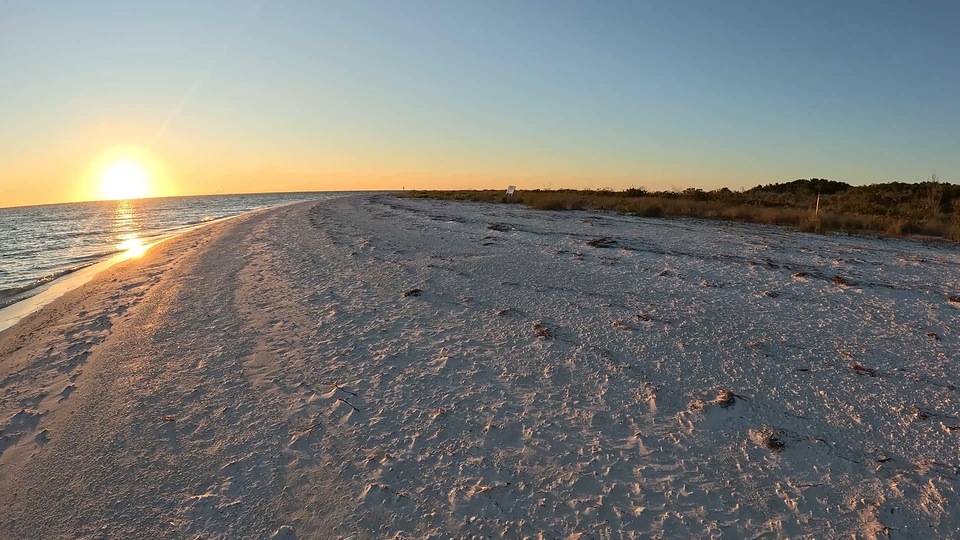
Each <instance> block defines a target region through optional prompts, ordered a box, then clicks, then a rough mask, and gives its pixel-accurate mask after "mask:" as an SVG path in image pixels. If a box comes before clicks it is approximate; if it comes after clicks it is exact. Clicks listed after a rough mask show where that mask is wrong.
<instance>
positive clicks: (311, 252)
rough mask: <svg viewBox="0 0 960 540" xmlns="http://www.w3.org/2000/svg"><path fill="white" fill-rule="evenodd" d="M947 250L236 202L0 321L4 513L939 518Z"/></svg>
mask: <svg viewBox="0 0 960 540" xmlns="http://www.w3.org/2000/svg"><path fill="white" fill-rule="evenodd" d="M958 266H960V254H958V252H957V251H956V250H955V248H949V247H943V246H937V245H923V244H916V243H909V242H902V241H890V240H874V239H863V238H848V237H829V238H828V237H820V236H814V235H807V234H795V233H791V232H789V231H785V230H782V229H777V228H769V227H759V226H749V225H731V224H717V223H707V222H698V221H691V220H651V219H638V218H631V217H626V216H617V215H614V214H597V213H590V212H569V213H549V212H537V211H532V210H527V209H521V208H516V207H513V206H511V205H481V204H451V203H441V202H435V201H419V200H401V199H396V198H393V197H390V196H386V195H363V196H353V197H344V198H338V199H335V200H331V201H324V202H320V203H307V204H300V205H293V206H289V207H285V208H281V209H277V210H274V211H268V212H261V213H257V214H254V215H250V216H242V217H240V218H237V219H235V220H233V221H232V222H230V223H224V224H219V225H212V226H210V227H209V228H207V229H204V230H201V231H195V232H193V233H189V234H187V235H185V236H184V237H182V238H178V239H175V240H173V241H171V242H170V243H169V245H161V246H160V247H159V249H158V250H157V251H156V252H151V253H148V254H147V256H146V257H144V259H142V260H140V261H134V262H131V263H125V264H123V265H121V266H118V267H117V268H115V269H112V270H110V271H108V272H107V273H105V274H104V275H102V276H101V277H99V278H98V279H96V280H94V282H92V283H90V284H88V285H87V286H85V287H83V288H81V289H78V290H77V291H74V292H73V293H71V294H69V295H67V296H66V297H64V298H63V299H61V300H60V301H58V302H55V303H54V304H51V305H50V306H48V307H47V308H44V309H43V310H41V311H40V312H38V313H36V314H34V315H33V316H31V317H30V318H28V319H27V320H24V321H23V322H21V324H19V325H18V326H16V327H14V328H12V329H11V330H9V331H7V332H4V333H2V334H0V398H2V401H0V405H2V406H0V413H2V414H0V425H2V427H3V432H2V435H3V439H2V441H0V452H2V454H0V482H2V484H3V486H4V489H3V490H2V492H3V494H4V495H3V496H2V499H0V535H5V536H9V537H20V538H57V537H62V538H75V537H107V538H112V537H129V536H147V535H152V536H157V537H160V538H194V537H198V536H199V537H203V538H241V537H242V538H270V537H276V538H282V537H287V538H330V537H344V538H347V537H354V538H381V537H399V538H413V537H435V538H447V537H469V536H473V535H482V536H493V537H505V538H517V537H524V536H529V537H544V538H567V537H573V538H576V537H583V538H649V537H656V536H660V537H678V536H681V537H721V536H727V537H745V536H749V537H753V536H757V535H767V536H774V537H777V536H781V537H805V536H806V537H811V538H822V537H835V536H847V535H851V534H858V535H862V536H866V537H871V536H873V537H888V536H889V537H891V538H896V537H900V538H909V537H930V536H937V537H950V536H956V535H958V534H960V530H958V529H960V523H958V519H957V516H956V515H955V514H956V512H955V510H953V508H955V507H956V504H957V502H958V501H957V489H958V476H957V468H958V466H960V462H958V458H957V454H956V451H955V447H956V443H957V437H958V436H960V425H958V424H960V411H958V410H957V409H958V407H957V390H956V387H955V383H956V381H957V367H956V363H955V361H954V360H955V359H954V358H953V351H955V350H956V345H957V327H956V322H955V318H956V314H957V308H956V306H954V305H952V304H951V303H950V302H949V301H948V298H949V296H950V295H952V294H956V292H957V291H958V290H960V283H958V278H957V276H958V275H960V274H958V273H957V269H958ZM835 277H839V278H841V279H839V280H837V279H834V278H835Z"/></svg>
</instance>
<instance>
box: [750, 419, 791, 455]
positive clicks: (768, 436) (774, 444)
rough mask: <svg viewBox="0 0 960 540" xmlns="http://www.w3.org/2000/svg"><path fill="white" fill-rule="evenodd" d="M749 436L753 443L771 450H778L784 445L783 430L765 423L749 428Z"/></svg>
mask: <svg viewBox="0 0 960 540" xmlns="http://www.w3.org/2000/svg"><path fill="white" fill-rule="evenodd" d="M749 436H750V440H751V441H752V442H753V443H754V444H756V445H757V446H760V447H762V448H766V449H767V450H770V451H771V452H779V451H781V450H783V449H784V448H785V447H786V443H784V442H783V432H782V431H781V430H779V429H775V428H772V427H770V426H767V425H763V426H760V427H758V428H751V429H750V430H749Z"/></svg>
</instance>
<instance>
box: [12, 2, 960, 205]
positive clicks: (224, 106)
mask: <svg viewBox="0 0 960 540" xmlns="http://www.w3.org/2000/svg"><path fill="white" fill-rule="evenodd" d="M958 23H960V3H957V2H935V1H929V2H917V3H911V2H886V1H872V2H861V1H843V2H836V1H835V2H802V3H801V2H791V3H787V2H760V1H729V2H707V1H703V2H694V1H675V2H642V1H632V2H572V1H553V2H516V1H512V2H506V1H490V2H453V1H450V2H440V1H432V2H422V1H421V2H417V1H413V2H346V1H344V2H306V1H295V0H277V1H266V2H259V1H258V2H242V1H235V2H226V1H206V2H204V1H196V2H187V1H182V0H174V1H167V2H119V1H118V2H104V1H87V2H73V1H44V2H28V1H20V0H6V1H0V74H2V76H0V79H2V82H0V118H3V119H4V121H3V122H2V123H0V185H3V186H4V187H5V188H9V189H10V190H11V191H12V190H14V188H15V187H16V188H17V189H20V190H21V191H23V189H24V188H23V185H24V182H28V183H29V182H32V181H33V179H34V178H40V179H41V180H42V181H41V183H42V182H54V183H56V182H59V181H60V179H71V178H73V177H77V176H78V175H80V174H81V171H82V169H83V168H84V166H85V164H89V163H90V162H92V161H93V160H94V159H95V158H96V156H97V154H98V153H101V152H103V151H106V150H107V149H108V148H110V147H112V146H133V147H138V148H146V149H147V150H149V151H150V152H151V154H152V155H153V156H154V157H155V158H156V159H157V160H158V161H160V162H163V163H165V168H166V170H167V171H168V172H167V175H168V176H169V177H171V179H172V180H171V184H170V185H171V186H174V187H172V188H171V190H173V191H176V192H178V193H181V192H182V193H186V192H216V191H232V190H237V191H240V190H242V191H251V190H254V191H255V190H261V189H259V188H257V187H256V186H257V185H260V184H262V185H263V186H264V188H263V189H262V190H267V188H270V189H269V190H273V189H279V188H291V189H297V188H303V187H305V186H307V187H309V186H315V188H316V189H328V188H329V189H342V188H344V187H354V188H357V189H363V188H383V187H397V188H399V187H401V186H403V187H408V188H409V187H447V186H449V187H488V186H492V187H499V186H500V184H504V183H507V182H510V183H518V184H519V185H522V186H523V185H526V187H547V186H548V185H549V186H551V187H561V186H562V187H588V186H589V187H614V188H621V187H627V186H629V185H645V186H647V187H652V188H666V187H671V186H680V187H686V186H699V187H705V188H713V187H719V186H723V185H726V186H730V187H732V188H737V187H744V186H751V185H755V184H758V183H769V182H777V181H787V180H792V179H794V178H807V177H826V178H831V179H836V180H844V181H848V182H851V183H855V184H860V183H871V182H883V181H894V180H902V181H919V180H923V179H925V178H929V176H930V174H932V173H936V174H938V175H939V176H940V178H941V179H942V180H946V181H952V182H960V151H958V144H957V143H958V142H960V100H958V98H957V89H958V88H960V70H958V69H957V67H956V59H957V58H960V37H958V36H960V33H958V32H957V31H956V27H957V24H958ZM57 163H60V168H59V169H58V168H57ZM4 164H6V165H7V166H6V167H3V166H2V165H4ZM5 169H6V170H5ZM71 175H73V176H71ZM64 181H66V180H64ZM57 185H59V184H57ZM18 186H19V187H18ZM251 186H252V187H251ZM174 188H175V189H174ZM63 189H66V188H63Z"/></svg>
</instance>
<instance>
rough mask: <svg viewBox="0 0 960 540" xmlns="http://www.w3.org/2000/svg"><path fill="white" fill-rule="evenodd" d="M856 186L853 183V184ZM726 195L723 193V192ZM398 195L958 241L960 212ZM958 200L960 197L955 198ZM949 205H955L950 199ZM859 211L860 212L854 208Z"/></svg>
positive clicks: (652, 198)
mask: <svg viewBox="0 0 960 540" xmlns="http://www.w3.org/2000/svg"><path fill="white" fill-rule="evenodd" d="M853 189H857V188H853ZM724 195H727V196H724ZM400 196H402V197H411V198H418V199H436V200H449V201H474V202H485V203H497V204H522V205H525V206H527V207H530V208H533V209H537V210H551V211H569V210H601V211H611V212H619V213H621V214H626V215H633V216H638V217H649V218H659V217H686V218H699V219H714V220H722V221H736V222H745V223H759V224H765V225H778V226H784V227H793V228H796V229H797V230H800V231H805V232H813V233H824V234H826V233H831V232H840V233H850V234H864V235H872V236H883V237H905V236H913V237H928V238H938V239H943V240H948V241H952V242H960V213H958V212H956V211H954V212H950V213H947V212H942V211H929V210H928V209H927V210H925V209H924V207H923V202H922V201H918V202H917V204H910V203H911V202H913V201H909V200H907V201H905V202H904V201H901V202H899V203H898V204H897V205H886V206H884V205H875V206H869V205H864V204H859V207H858V204H855V203H852V202H850V200H849V199H851V198H852V197H849V195H848V196H847V197H846V199H847V200H844V199H841V198H840V196H839V194H831V195H826V196H822V197H821V203H820V209H819V211H816V210H815V208H814V204H815V203H814V201H815V195H814V196H813V197H810V196H809V195H806V196H799V197H793V198H791V199H787V200H784V198H783V197H779V198H778V200H773V198H772V197H769V196H757V195H756V194H754V196H750V192H731V191H729V190H726V191H722V190H717V191H714V192H704V191H701V190H685V191H683V192H646V191H644V190H642V189H628V190H624V191H607V190H599V191H597V190H529V191H528V190H518V191H516V192H515V193H514V195H512V196H506V195H505V193H504V191H501V190H457V191H407V192H404V193H402V194H400ZM958 201H960V199H958ZM953 206H957V205H956V204H954V205H953ZM858 210H859V211H858Z"/></svg>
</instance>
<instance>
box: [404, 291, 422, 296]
mask: <svg viewBox="0 0 960 540" xmlns="http://www.w3.org/2000/svg"><path fill="white" fill-rule="evenodd" d="M421 294H423V290H421V289H410V290H409V291H404V292H403V297H404V298H409V297H411V296H420V295H421Z"/></svg>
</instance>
